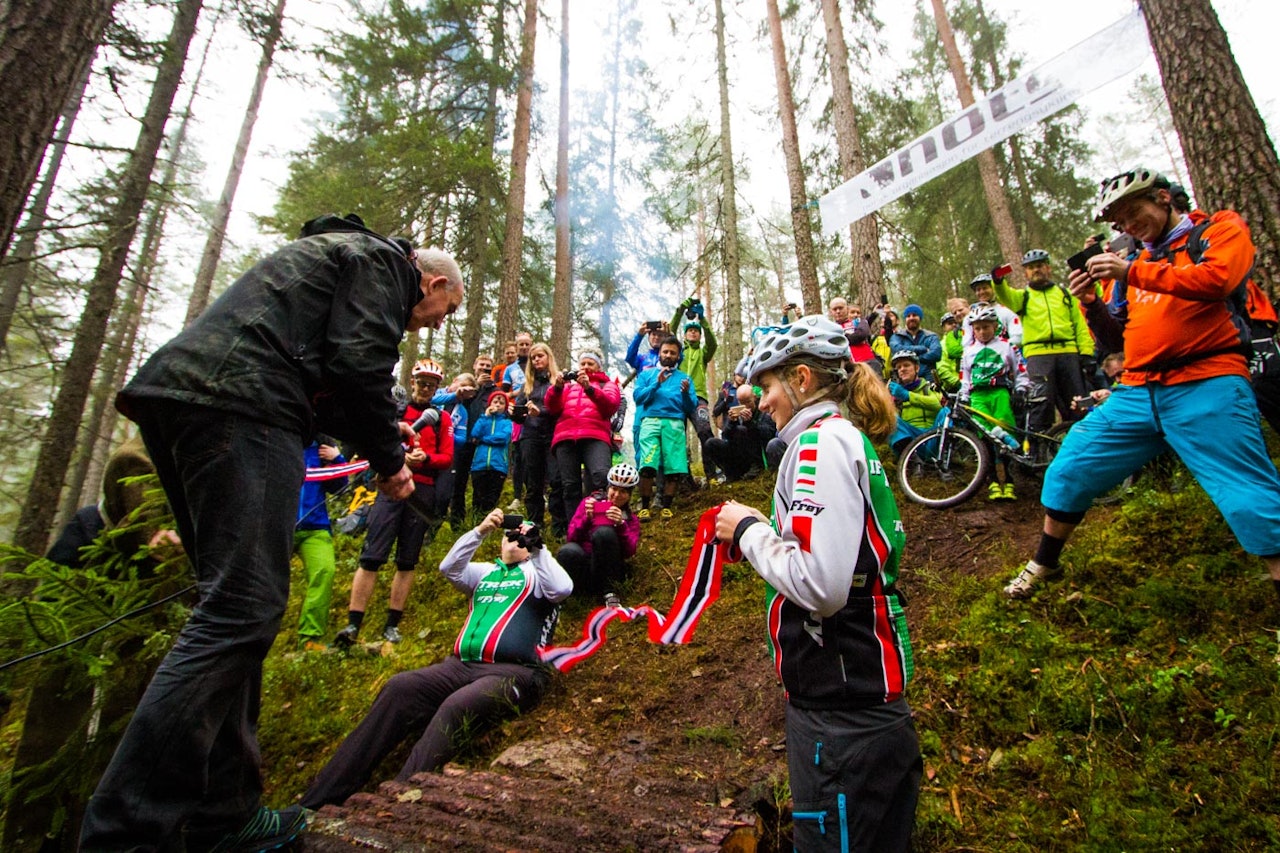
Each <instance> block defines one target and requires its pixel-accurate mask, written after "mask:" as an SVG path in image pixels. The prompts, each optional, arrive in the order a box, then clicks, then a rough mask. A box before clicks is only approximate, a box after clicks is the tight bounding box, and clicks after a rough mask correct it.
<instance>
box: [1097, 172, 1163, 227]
mask: <svg viewBox="0 0 1280 853" xmlns="http://www.w3.org/2000/svg"><path fill="white" fill-rule="evenodd" d="M1153 189H1154V190H1167V189H1169V179H1168V178H1166V177H1165V176H1164V175H1162V174H1160V173H1159V172H1157V171H1156V170H1155V169H1148V168H1146V167H1145V166H1135V167H1133V168H1132V169H1130V170H1129V171H1127V172H1121V173H1120V174H1118V175H1116V176H1115V177H1114V178H1107V179H1106V180H1105V181H1103V182H1102V195H1101V197H1100V198H1099V200H1098V212H1097V214H1096V215H1095V216H1094V217H1093V221H1094V222H1108V221H1110V219H1111V205H1113V204H1115V203H1116V202H1117V201H1119V200H1120V199H1122V198H1125V197H1126V196H1131V195H1136V194H1137V193H1140V192H1144V191H1146V190H1153Z"/></svg>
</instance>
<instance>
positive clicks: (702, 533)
mask: <svg viewBox="0 0 1280 853" xmlns="http://www.w3.org/2000/svg"><path fill="white" fill-rule="evenodd" d="M719 512H720V507H719V506H714V507H712V508H711V509H709V510H707V511H706V512H704V513H703V514H702V518H701V519H699V520H698V530H697V532H696V533H695V534H694V538H693V548H692V549H691V550H690V551H689V562H688V564H687V565H686V566H685V570H684V576H683V577H681V579H680V589H679V591H678V592H677V593H676V598H675V601H673V602H672V603H671V607H670V608H669V609H668V610H667V615H666V616H663V615H662V614H661V613H659V612H658V611H657V610H654V609H653V608H652V607H650V606H649V605H647V604H641V605H640V606H638V607H597V608H596V609H595V610H593V611H591V614H590V615H589V616H588V617H587V622H586V624H585V625H583V626H582V639H581V640H579V641H578V642H577V643H575V644H574V645H572V646H555V647H552V648H543V649H541V650H540V651H539V655H540V657H541V658H542V662H543V663H546V664H550V665H551V666H553V667H555V668H556V669H558V670H560V671H561V672H568V671H569V670H571V669H573V668H574V667H575V666H577V665H578V664H580V663H582V662H583V661H584V660H586V659H587V658H589V657H591V656H592V655H594V654H595V653H596V652H597V651H599V649H600V647H601V646H603V645H604V643H605V639H606V629H607V627H608V625H609V623H611V622H613V621H614V620H620V621H622V622H631V621H633V620H635V619H639V618H641V617H644V618H647V619H648V620H649V639H650V640H652V641H653V642H655V643H662V644H664V645H683V644H684V643H687V642H689V641H690V640H691V639H693V632H694V629H696V628H697V627H698V620H699V619H700V618H701V617H702V614H703V612H704V611H705V610H706V609H707V608H708V607H710V606H711V605H712V603H714V602H715V600H716V599H717V598H719V597H720V572H721V569H722V568H723V566H724V563H725V561H726V560H728V561H730V562H732V561H734V560H735V559H739V557H738V556H737V555H736V554H734V555H733V556H730V553H729V552H730V547H731V546H730V544H729V543H725V542H717V541H716V538H715V528H716V514H717V513H719Z"/></svg>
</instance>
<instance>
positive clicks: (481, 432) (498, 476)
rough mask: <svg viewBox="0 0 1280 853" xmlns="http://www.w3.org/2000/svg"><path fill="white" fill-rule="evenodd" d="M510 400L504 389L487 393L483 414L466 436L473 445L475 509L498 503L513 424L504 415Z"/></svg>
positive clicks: (472, 471) (504, 475) (489, 507)
mask: <svg viewBox="0 0 1280 853" xmlns="http://www.w3.org/2000/svg"><path fill="white" fill-rule="evenodd" d="M510 403H511V399H510V397H509V396H508V395H507V392H505V391H494V392H493V393H492V394H490V395H489V403H488V405H487V406H486V408H485V410H484V414H483V415H481V416H480V417H479V419H477V420H476V422H475V424H474V425H473V426H472V427H471V429H470V433H469V435H468V437H467V441H469V442H470V443H471V444H473V445H475V448H476V452H475V456H473V457H472V458H471V505H472V506H473V507H475V508H476V510H477V511H478V512H488V511H489V510H491V509H493V508H494V507H496V506H497V505H498V499H499V498H500V497H501V496H502V483H503V481H504V480H506V479H507V448H509V447H510V446H511V432H512V426H513V425H512V423H511V418H510V417H508V416H507V407H508V406H509V405H510Z"/></svg>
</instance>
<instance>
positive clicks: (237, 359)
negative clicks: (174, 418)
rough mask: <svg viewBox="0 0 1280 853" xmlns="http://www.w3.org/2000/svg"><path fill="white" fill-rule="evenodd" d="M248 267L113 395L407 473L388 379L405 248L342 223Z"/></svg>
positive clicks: (410, 272) (409, 266)
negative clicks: (269, 427)
mask: <svg viewBox="0 0 1280 853" xmlns="http://www.w3.org/2000/svg"><path fill="white" fill-rule="evenodd" d="M307 233H309V234H310V236H307V237H303V238H302V239H300V240H294V241H293V242H292V243H289V244H288V245H286V246H284V247H283V248H281V249H278V250H277V251H275V252H273V253H272V254H271V255H269V256H268V257H266V258H264V259H263V260H261V261H259V262H258V263H257V264H255V265H254V266H253V267H252V268H251V269H250V270H249V271H248V272H246V273H245V274H244V275H242V276H241V277H240V278H239V279H237V280H236V281H235V283H234V284H232V285H231V287H229V288H228V289H227V291H226V292H225V293H223V294H222V296H220V297H219V298H218V299H217V300H216V301H215V302H214V303H213V304H212V305H210V306H209V307H208V308H207V309H206V310H205V312H204V313H203V314H201V315H200V316H199V317H198V318H196V321H195V322H194V323H192V324H191V325H190V326H188V327H187V328H186V329H184V330H183V331H182V332H181V333H179V334H178V336H177V337H175V338H173V339H172V340H171V341H169V342H168V343H166V344H165V345H164V346H162V347H161V348H160V349H159V350H157V351H156V353H155V354H154V355H153V356H152V357H151V358H150V359H149V360H148V361H147V362H146V364H144V365H143V366H142V367H141V368H140V369H139V370H138V373H137V375H136V376H134V378H133V380H132V381H130V382H129V384H128V385H126V386H125V388H124V390H122V391H121V392H120V394H119V395H118V396H117V398H116V407H117V408H118V409H119V410H120V411H121V412H122V413H123V414H124V415H126V416H129V414H130V412H131V411H132V410H133V407H134V406H136V405H139V404H140V403H142V402H143V401H146V400H148V399H164V400H174V401H178V402H182V403H189V404H193V405H197V406H207V407H209V408H212V409H217V410H220V411H224V412H231V413H234V414H236V415H240V416H243V417H245V418H248V419H250V420H255V421H263V422H266V423H270V424H273V425H275V426H278V427H283V428H285V429H288V430H290V431H293V432H296V433H297V434H298V435H299V436H309V435H311V434H313V433H314V432H316V431H317V430H319V431H322V432H325V433H328V434H330V435H333V436H335V437H337V438H340V439H343V440H345V441H347V442H349V443H350V444H351V445H353V446H354V447H355V448H356V449H357V450H358V451H360V453H361V454H362V455H363V456H365V457H366V458H367V459H368V460H369V462H370V464H371V465H372V467H373V469H374V470H375V471H376V472H378V473H379V474H394V473H395V472H397V471H399V470H400V468H401V467H402V466H403V464H404V450H403V449H402V448H401V446H400V437H399V433H398V431H397V428H396V423H395V422H396V405H395V402H394V400H393V399H392V396H391V386H392V384H393V380H392V375H391V371H392V369H393V368H394V367H395V364H396V361H397V359H398V358H399V349H398V348H399V344H400V339H401V337H402V336H403V335H404V331H405V327H406V326H407V325H408V323H409V318H410V313H411V312H412V310H413V307H414V305H416V304H417V303H418V301H419V300H420V299H421V298H422V291H421V273H419V272H418V270H417V268H416V267H415V266H414V264H413V263H412V262H411V261H410V260H408V258H407V257H406V254H405V250H404V248H403V247H402V246H400V245H398V244H397V243H395V242H393V241H392V240H390V239H388V238H386V237H383V236H381V235H379V234H375V233H374V232H372V231H370V230H368V229H367V228H365V227H364V226H363V225H360V224H358V223H356V222H353V221H351V220H347V219H341V218H339V217H337V216H324V217H321V218H319V219H317V220H313V221H312V222H311V223H308V229H307Z"/></svg>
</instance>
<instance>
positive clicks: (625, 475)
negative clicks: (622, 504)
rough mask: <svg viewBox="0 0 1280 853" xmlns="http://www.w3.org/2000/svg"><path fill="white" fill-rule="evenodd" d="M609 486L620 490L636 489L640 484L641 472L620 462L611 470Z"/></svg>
mask: <svg viewBox="0 0 1280 853" xmlns="http://www.w3.org/2000/svg"><path fill="white" fill-rule="evenodd" d="M608 479H609V485H611V486H617V487H618V488H619V489H634V488H635V487H636V486H637V485H639V483H640V472H639V471H637V470H636V469H635V467H634V466H632V465H628V464H627V463H626V462H619V463H618V464H617V465H614V466H613V467H612V468H610V469H609V477H608Z"/></svg>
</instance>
